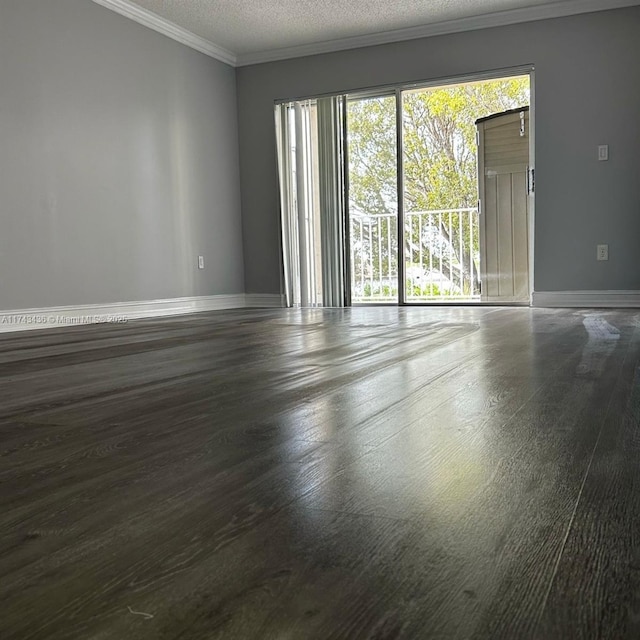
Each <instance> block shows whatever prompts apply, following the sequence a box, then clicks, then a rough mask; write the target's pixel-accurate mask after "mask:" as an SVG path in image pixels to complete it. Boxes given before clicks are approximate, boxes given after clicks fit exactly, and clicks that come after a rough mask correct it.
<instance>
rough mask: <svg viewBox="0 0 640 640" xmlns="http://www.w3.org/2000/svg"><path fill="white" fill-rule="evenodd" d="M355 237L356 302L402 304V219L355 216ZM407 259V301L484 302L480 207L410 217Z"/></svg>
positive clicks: (407, 218)
mask: <svg viewBox="0 0 640 640" xmlns="http://www.w3.org/2000/svg"><path fill="white" fill-rule="evenodd" d="M350 233H351V298H352V301H353V302H355V303H363V302H365V303H366V302H390V303H394V302H397V300H398V260H397V256H398V224H397V216H396V215H394V214H373V215H362V214H352V215H351V216H350ZM404 256H405V299H406V301H407V302H447V301H452V302H462V301H473V300H479V299H480V281H479V277H478V265H479V229H478V210H477V209H476V208H465V209H440V210H434V211H411V212H408V213H405V214H404Z"/></svg>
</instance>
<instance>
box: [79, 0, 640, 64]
mask: <svg viewBox="0 0 640 640" xmlns="http://www.w3.org/2000/svg"><path fill="white" fill-rule="evenodd" d="M91 1H92V2H95V3H96V4H99V5H101V6H103V7H106V8H107V9H111V10H112V11H115V12H116V13H119V14H120V15H122V16H125V17H127V18H129V19H131V20H134V21H135V22H137V23H139V24H141V25H144V26H145V27H148V28H149V29H153V30H154V31H157V32H158V33H161V34H163V35H165V36H167V37H168V38H171V39H172V40H176V41H177V42H181V43H182V44H184V45H186V46H188V47H191V48H192V49H195V50H196V51H200V52H201V53H204V54H206V55H208V56H210V57H212V58H215V59H216V60H219V61H220V62H224V63H225V64H228V65H231V66H232V67H243V66H248V65H252V64H261V63H264V62H275V61H277V60H286V59H289V58H301V57H304V56H311V55H317V54H320V53H332V52H335V51H344V50H347V49H358V48H360V47H371V46H375V45H379V44H389V43H392V42H403V41H406V40H417V39H418V38H428V37H431V36H442V35H447V34H453V33H462V32H464V31H474V30H477V29H489V28H491V27H503V26H508V25H512V24H519V23H523V22H534V21H536V20H548V19H551V18H564V17H566V16H572V15H578V14H581V13H593V12H596V11H607V10H611V9H623V8H625V7H632V6H636V5H640V0H561V1H560V2H554V3H552V4H543V5H538V6H536V7H526V8H522V9H510V10H508V11H499V12H496V13H489V14H485V15H482V16H474V17H470V18H460V19H457V20H448V21H445V22H437V23H433V24H426V25H421V26H417V27H409V28H407V29H396V30H393V31H382V32H380V33H372V34H368V35H362V36H353V37H350V38H341V39H338V40H327V41H324V42H316V43H312V44H303V45H296V46H293V47H285V48H282V49H271V50H268V51H261V52H257V53H241V54H235V53H233V52H232V51H229V50H228V49H225V48H223V47H220V46H218V45H217V44H215V43H213V42H211V41H210V40H207V39H205V38H202V37H200V36H197V35H195V34H194V33H192V32H191V31H187V29H184V28H183V27H180V26H178V25H177V24H175V23H173V22H171V21H169V20H166V19H165V18H161V17H160V16H158V15H157V14H155V13H153V12H151V11H148V10H147V9H143V8H142V7H139V6H138V5H136V4H134V3H133V2H131V1H130V0H91Z"/></svg>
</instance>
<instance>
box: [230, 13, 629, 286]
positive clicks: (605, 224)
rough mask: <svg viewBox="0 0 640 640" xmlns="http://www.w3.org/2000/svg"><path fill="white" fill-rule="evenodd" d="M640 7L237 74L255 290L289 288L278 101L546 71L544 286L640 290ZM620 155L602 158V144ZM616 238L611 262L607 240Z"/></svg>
mask: <svg viewBox="0 0 640 640" xmlns="http://www.w3.org/2000/svg"><path fill="white" fill-rule="evenodd" d="M638 34H640V7H633V8H630V9H621V10H616V11H607V12H600V13H594V14H586V15H581V16H574V17H570V18H563V19H558V20H549V21H541V22H536V23H529V24H522V25H515V26H510V27H501V28H496V29H488V30H482V31H475V32H468V33H461V34H455V35H449V36H441V37H435V38H426V39H422V40H414V41H410V42H403V43H397V44H391V45H384V46H378V47H370V48H365V49H359V50H352V51H345V52H339V53H333V54H326V55H319V56H311V57H307V58H299V59H295V60H287V61H282V62H276V63H269V64H264V65H254V66H251V67H245V68H241V69H239V70H238V105H239V123H240V158H241V186H242V207H243V208H242V217H243V238H244V254H245V288H246V291H247V292H249V293H254V292H255V293H258V292H259V293H274V292H278V291H279V290H280V266H279V227H278V195H277V184H276V165H275V142H274V125H273V101H274V99H276V98H291V97H302V96H307V95H314V94H318V93H327V92H339V91H345V90H350V89H357V88H363V87H370V86H376V85H383V84H391V83H397V82H404V81H416V80H430V79H436V78H443V77H447V76H448V77H451V76H456V75H464V74H469V73H472V72H478V71H488V70H493V69H500V68H504V67H510V66H518V65H524V64H529V63H533V64H535V67H536V98H535V109H536V126H537V135H536V163H537V196H536V234H535V274H534V278H535V290H536V291H562V290H607V289H626V290H640V251H639V245H640V37H638ZM598 144H609V145H610V158H611V159H610V161H609V162H608V163H599V162H597V145H598ZM598 243H608V244H609V251H610V260H609V262H597V261H596V259H595V257H596V244H598Z"/></svg>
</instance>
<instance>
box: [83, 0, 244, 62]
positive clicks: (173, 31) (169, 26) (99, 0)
mask: <svg viewBox="0 0 640 640" xmlns="http://www.w3.org/2000/svg"><path fill="white" fill-rule="evenodd" d="M92 2H95V3H96V4H99V5H101V6H103V7H106V8H107V9H111V11H115V12H116V13H119V14H120V15H122V16H125V17H126V18H129V19H131V20H133V21H135V22H137V23H138V24H141V25H144V26H145V27H149V29H153V30H154V31H157V32H158V33H161V34H162V35H164V36H167V37H168V38H171V39H172V40H176V41H177V42H180V43H182V44H185V45H187V47H191V49H195V50H196V51H200V52H201V53H204V54H206V55H208V56H210V57H211V58H215V59H216V60H219V61H220V62H224V63H225V64H228V65H231V66H232V67H235V66H236V64H237V59H236V55H235V53H233V52H232V51H229V50H227V49H224V48H223V47H219V46H218V45H217V44H214V43H213V42H210V41H209V40H206V39H205V38H201V37H200V36H197V35H196V34H195V33H191V31H187V29H184V28H182V27H180V26H178V25H177V24H175V23H173V22H171V21H170V20H166V19H165V18H161V17H160V16H159V15H157V14H155V13H153V12H151V11H147V10H146V9H143V8H142V7H139V6H138V5H136V4H134V3H133V2H129V0H92Z"/></svg>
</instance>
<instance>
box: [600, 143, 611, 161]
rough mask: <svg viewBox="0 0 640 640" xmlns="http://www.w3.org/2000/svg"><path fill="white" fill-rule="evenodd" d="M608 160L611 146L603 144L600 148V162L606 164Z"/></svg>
mask: <svg viewBox="0 0 640 640" xmlns="http://www.w3.org/2000/svg"><path fill="white" fill-rule="evenodd" d="M608 159H609V145H608V144H601V145H600V146H599V147H598V160H600V162H604V161H606V160H608Z"/></svg>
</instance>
